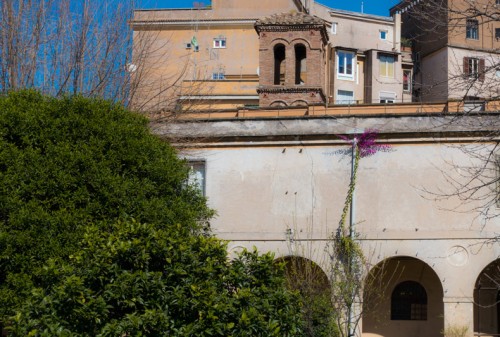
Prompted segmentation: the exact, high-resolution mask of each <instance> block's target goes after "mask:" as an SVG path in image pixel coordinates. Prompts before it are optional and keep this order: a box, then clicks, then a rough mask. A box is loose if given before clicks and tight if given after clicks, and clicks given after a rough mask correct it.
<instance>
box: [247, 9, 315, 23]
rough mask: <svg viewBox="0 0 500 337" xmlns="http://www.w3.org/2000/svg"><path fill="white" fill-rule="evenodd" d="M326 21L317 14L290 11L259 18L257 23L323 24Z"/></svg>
mask: <svg viewBox="0 0 500 337" xmlns="http://www.w3.org/2000/svg"><path fill="white" fill-rule="evenodd" d="M323 24H324V21H323V20H322V19H320V18H318V17H316V16H311V15H309V14H306V13H300V12H289V13H280V14H273V15H271V16H268V17H265V18H262V19H259V20H257V22H256V23H255V25H256V26H257V25H278V26H288V25H323Z"/></svg>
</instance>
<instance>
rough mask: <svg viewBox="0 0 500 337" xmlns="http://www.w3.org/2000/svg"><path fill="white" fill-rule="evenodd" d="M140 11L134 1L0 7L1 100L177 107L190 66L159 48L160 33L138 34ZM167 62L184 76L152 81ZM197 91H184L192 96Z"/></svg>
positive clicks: (11, 0)
mask: <svg viewBox="0 0 500 337" xmlns="http://www.w3.org/2000/svg"><path fill="white" fill-rule="evenodd" d="M135 6H136V1H135V0H125V1H122V0H103V1H93V0H81V1H70V0H3V1H0V93H2V92H3V93H5V92H8V91H10V90H17V89H20V88H35V89H38V90H40V91H41V92H43V93H45V94H48V95H54V96H60V95H64V94H81V95H84V96H91V97H103V98H106V99H111V100H114V101H116V102H119V103H122V104H124V105H126V106H130V107H131V108H133V109H135V110H138V111H141V112H144V111H148V112H149V111H158V110H161V109H162V108H164V107H165V106H172V105H174V104H173V103H172V102H171V101H175V97H176V95H175V94H173V92H174V93H175V91H176V90H179V88H181V87H182V86H183V81H182V80H183V79H184V75H185V74H186V72H187V69H189V66H190V63H189V59H187V60H185V61H180V62H179V60H172V58H169V57H168V52H169V46H168V43H169V41H168V40H159V39H158V31H155V30H151V29H143V30H141V29H138V30H137V31H133V30H132V27H131V26H133V25H134V8H135ZM165 62H177V63H178V65H177V68H178V69H179V71H178V72H177V73H175V74H170V75H165V74H163V75H162V76H153V74H156V73H159V72H157V70H158V68H160V67H162V66H164V64H165ZM163 73H164V72H163ZM195 87H196V86H195V85H187V86H186V85H184V88H183V89H184V91H185V93H186V95H187V96H189V93H190V92H192V91H193V90H194V88H195ZM152 93H153V94H152ZM138 97H139V98H140V100H139V99H138ZM174 103H175V102H174Z"/></svg>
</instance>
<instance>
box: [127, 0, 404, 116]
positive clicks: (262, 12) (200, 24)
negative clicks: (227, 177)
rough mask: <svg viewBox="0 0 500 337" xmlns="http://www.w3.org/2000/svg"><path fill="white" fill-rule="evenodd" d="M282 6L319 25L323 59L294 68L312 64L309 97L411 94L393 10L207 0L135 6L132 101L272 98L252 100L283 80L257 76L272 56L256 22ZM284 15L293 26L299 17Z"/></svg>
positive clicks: (182, 105) (175, 103)
mask: <svg viewBox="0 0 500 337" xmlns="http://www.w3.org/2000/svg"><path fill="white" fill-rule="evenodd" d="M289 13H304V14H307V15H309V16H311V17H314V18H315V20H316V21H317V22H318V23H319V22H320V21H321V22H322V24H324V26H325V30H326V34H327V36H326V40H325V41H324V42H325V45H324V51H323V52H324V57H325V59H324V60H318V62H319V63H317V64H315V63H314V62H312V61H311V60H308V62H307V69H306V67H303V70H302V72H303V73H304V75H305V76H307V78H309V79H311V78H313V77H314V76H316V75H315V73H317V72H319V73H320V77H321V78H322V79H323V80H322V83H321V86H322V88H323V92H322V94H321V95H320V96H321V101H315V103H318V104H319V103H320V104H362V103H383V104H387V103H394V102H409V101H411V90H412V88H411V78H412V60H411V54H410V53H409V52H406V51H402V49H401V43H400V32H401V30H400V25H401V21H400V19H399V15H398V14H396V15H394V17H381V16H374V15H367V14H360V13H354V12H348V11H340V10H334V9H331V8H328V7H325V6H323V5H321V4H319V3H316V2H314V1H309V2H307V3H306V2H304V3H302V2H301V1H299V0H278V1H259V2H258V3H257V2H255V3H253V2H249V1H244V0H213V1H212V3H211V5H210V6H202V7H198V8H193V9H168V10H162V9H158V10H136V11H135V16H134V20H133V21H132V23H131V25H132V27H133V29H134V47H135V61H134V62H135V63H138V64H140V65H141V66H140V69H141V70H142V71H136V73H135V74H133V76H135V77H136V78H137V81H136V85H137V89H138V90H137V91H138V94H137V95H136V96H135V98H134V105H135V106H136V107H139V108H141V109H142V110H148V109H149V110H175V109H177V110H189V109H192V108H196V109H225V108H236V107H244V106H258V105H260V106H264V105H267V104H272V102H271V101H262V100H261V102H260V103H259V94H258V93H257V89H258V88H259V86H269V85H271V86H273V85H276V86H278V87H276V88H275V89H279V86H283V85H285V83H284V82H283V83H278V84H275V83H274V80H273V81H271V82H269V81H268V80H267V79H264V80H263V82H262V80H261V74H263V73H265V72H266V71H271V72H272V71H273V70H272V69H262V65H263V63H262V62H264V63H266V64H267V65H264V66H265V67H267V68H272V67H273V66H274V65H273V63H274V56H273V55H272V54H266V55H267V56H268V57H269V58H270V59H269V60H267V61H266V60H263V59H262V53H261V51H262V49H263V44H262V39H263V37H262V36H259V34H258V30H259V29H263V28H262V25H261V24H259V23H262V22H268V21H269V20H270V19H271V18H272V17H273V16H276V15H280V14H283V15H287V14H289ZM266 20H268V21H266ZM256 23H257V24H258V25H257V26H256ZM289 23H290V22H289ZM289 23H286V25H288V27H290V29H292V30H293V29H295V28H292V26H295V27H297V24H299V23H300V22H297V21H295V22H293V24H292V25H289ZM286 25H285V26H286ZM269 26H272V24H271V25H269ZM257 27H261V28H257ZM256 29H257V32H256ZM304 41H305V40H304ZM268 42H269V43H272V41H268ZM306 44H307V43H306ZM287 56H289V57H292V53H288V54H287ZM304 62H305V61H304ZM283 64H285V63H283ZM288 64H291V61H289V62H288ZM134 69H135V68H134ZM306 73H307V74H306ZM286 85H287V86H290V87H289V89H288V90H292V89H293V90H295V89H300V88H303V87H302V85H303V84H301V83H300V81H299V83H295V82H294V81H290V82H287V83H286ZM294 88H295V89H294ZM268 89H269V88H268ZM281 89H283V88H281ZM260 99H262V97H260ZM289 103H290V104H291V103H293V102H288V103H283V102H281V103H280V104H286V105H288V104H289ZM276 104H278V103H275V105H276Z"/></svg>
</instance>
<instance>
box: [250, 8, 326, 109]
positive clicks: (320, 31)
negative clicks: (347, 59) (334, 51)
mask: <svg viewBox="0 0 500 337" xmlns="http://www.w3.org/2000/svg"><path fill="white" fill-rule="evenodd" d="M255 30H256V31H257V34H259V41H260V42H259V70H260V78H259V88H258V89H257V93H258V94H259V105H260V106H261V107H269V106H306V105H316V104H324V103H325V63H326V60H325V57H326V45H327V43H328V33H327V31H326V27H325V24H324V22H323V20H321V19H319V18H317V17H314V16H311V15H308V14H305V13H292V12H291V13H282V14H275V15H272V16H270V17H266V18H263V19H260V20H258V21H257V22H256V23H255Z"/></svg>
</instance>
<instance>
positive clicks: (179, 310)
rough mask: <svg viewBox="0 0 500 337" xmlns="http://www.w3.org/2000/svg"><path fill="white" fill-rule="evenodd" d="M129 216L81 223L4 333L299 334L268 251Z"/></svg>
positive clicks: (293, 306) (294, 306)
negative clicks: (77, 237) (106, 225)
mask: <svg viewBox="0 0 500 337" xmlns="http://www.w3.org/2000/svg"><path fill="white" fill-rule="evenodd" d="M179 229H180V228H179V227H177V228H176V227H172V228H169V229H161V228H158V227H157V226H153V225H144V224H140V223H137V222H134V221H129V222H118V223H116V224H115V225H114V226H113V230H112V231H111V232H109V231H103V230H102V229H101V228H100V227H99V226H89V227H88V229H87V233H86V235H85V238H84V240H83V243H82V245H81V248H80V249H79V250H78V252H76V253H75V254H74V255H73V256H72V257H71V259H70V261H69V262H67V263H65V262H61V261H57V260H51V261H50V263H49V264H48V265H47V266H46V267H45V268H44V271H43V273H42V275H41V283H40V286H39V287H38V288H36V289H34V291H33V293H32V296H30V297H29V301H28V302H27V303H26V304H25V305H24V306H23V308H22V310H20V311H19V312H18V313H17V315H16V316H15V318H14V319H13V320H12V336H89V337H91V336H92V337H93V336H266V337H267V336H276V337H278V336H279V337H282V336H299V335H300V333H301V330H300V310H298V308H299V303H298V302H297V297H296V296H295V295H293V294H292V293H290V292H287V291H286V290H285V287H284V278H283V275H282V274H281V272H280V270H279V269H278V268H275V266H274V264H273V258H272V256H270V255H263V256H258V255H257V254H256V253H255V252H244V253H243V254H242V255H241V256H240V257H239V258H237V259H235V260H233V261H229V260H228V259H227V251H226V247H225V245H223V244H221V242H220V241H219V240H217V239H215V238H212V237H207V236H195V235H190V236H187V237H186V235H184V234H183V233H182V231H181V230H179Z"/></svg>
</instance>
